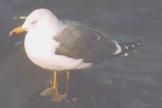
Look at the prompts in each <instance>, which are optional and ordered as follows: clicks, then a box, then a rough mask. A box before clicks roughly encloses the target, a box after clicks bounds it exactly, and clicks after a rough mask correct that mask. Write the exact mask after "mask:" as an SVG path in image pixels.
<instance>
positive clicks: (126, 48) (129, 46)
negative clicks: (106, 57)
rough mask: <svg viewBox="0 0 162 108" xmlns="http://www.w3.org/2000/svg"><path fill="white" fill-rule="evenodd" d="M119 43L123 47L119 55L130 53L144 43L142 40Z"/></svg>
mask: <svg viewBox="0 0 162 108" xmlns="http://www.w3.org/2000/svg"><path fill="white" fill-rule="evenodd" d="M119 45H120V47H121V52H120V54H119V55H128V53H129V52H131V51H136V50H137V49H138V48H139V47H140V46H141V45H142V41H132V42H122V43H119Z"/></svg>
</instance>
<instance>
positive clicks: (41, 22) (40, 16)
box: [10, 8, 60, 36]
mask: <svg viewBox="0 0 162 108" xmlns="http://www.w3.org/2000/svg"><path fill="white" fill-rule="evenodd" d="M59 26H60V21H59V20H58V19H57V17H56V16H55V15H54V14H53V13H52V12H51V11H50V10H48V9H44V8H41V9H36V10H34V11H33V12H31V13H30V14H29V15H28V17H27V18H26V20H25V22H24V24H23V25H22V26H20V27H16V28H15V29H13V30H12V31H11V32H10V36H11V35H12V34H13V33H21V32H24V31H26V32H29V31H31V30H33V29H38V28H39V30H44V29H53V30H54V31H57V29H58V28H59ZM55 29H56V30H55Z"/></svg>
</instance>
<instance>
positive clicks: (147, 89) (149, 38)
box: [0, 0, 162, 108]
mask: <svg viewBox="0 0 162 108" xmlns="http://www.w3.org/2000/svg"><path fill="white" fill-rule="evenodd" d="M41 7H43V8H48V9H50V10H52V12H53V13H55V14H56V15H57V16H58V18H60V19H71V20H76V21H79V22H82V23H84V24H87V25H89V26H91V27H93V28H97V29H99V30H102V31H103V32H105V33H107V34H108V36H109V37H111V38H112V39H116V40H121V41H131V40H141V41H142V43H143V46H142V47H141V48H140V49H139V50H138V51H137V53H132V54H129V56H127V57H124V56H122V57H117V58H113V59H110V60H107V61H104V62H103V63H101V64H99V66H98V69H93V70H85V71H81V72H73V73H72V79H71V85H70V93H69V94H70V97H71V98H73V97H74V100H75V98H76V99H77V100H75V101H71V102H69V103H68V102H62V103H59V104H55V103H53V102H51V101H50V99H51V98H50V97H41V96H40V95H39V94H40V92H41V91H42V90H43V89H45V88H46V87H47V85H48V81H49V78H50V72H47V71H46V70H42V69H40V68H39V67H37V66H35V65H33V64H32V63H31V62H30V61H29V60H28V58H27V57H26V54H25V51H24V48H23V39H24V34H20V36H18V37H16V38H9V37H8V33H9V31H10V30H12V29H13V28H14V27H15V26H17V25H21V24H22V23H23V20H14V17H16V16H23V15H28V14H29V13H30V12H31V11H33V10H35V9H37V8H41ZM161 11H162V1H161V0H1V1H0V108H161V107H162V83H161V82H162V48H161V46H162V36H161V35H162V30H161V29H162V12H161Z"/></svg>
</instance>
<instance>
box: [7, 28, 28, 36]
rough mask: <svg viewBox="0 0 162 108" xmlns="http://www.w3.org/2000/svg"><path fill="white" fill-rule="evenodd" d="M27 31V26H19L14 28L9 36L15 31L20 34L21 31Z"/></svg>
mask: <svg viewBox="0 0 162 108" xmlns="http://www.w3.org/2000/svg"><path fill="white" fill-rule="evenodd" d="M25 31H26V29H25V28H23V27H22V26H19V27H16V28H14V29H13V30H12V31H11V32H10V33H9V36H10V37H11V36H12V35H13V33H16V34H19V33H22V32H25Z"/></svg>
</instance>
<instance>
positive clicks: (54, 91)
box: [41, 71, 70, 103]
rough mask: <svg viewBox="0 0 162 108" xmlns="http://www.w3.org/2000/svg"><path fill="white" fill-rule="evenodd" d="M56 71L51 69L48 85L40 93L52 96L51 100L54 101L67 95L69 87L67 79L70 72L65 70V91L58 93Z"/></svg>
mask: <svg viewBox="0 0 162 108" xmlns="http://www.w3.org/2000/svg"><path fill="white" fill-rule="evenodd" d="M57 74H58V73H57V72H56V71H53V72H52V77H51V82H50V87H49V88H47V89H45V90H44V91H43V92H42V93H41V95H42V96H52V101H54V102H57V103H58V102H61V101H62V100H64V99H65V98H66V97H67V94H68V89H69V80H70V72H69V71H67V72H66V82H65V92H64V94H63V95H61V94H60V93H59V90H58V77H57Z"/></svg>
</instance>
